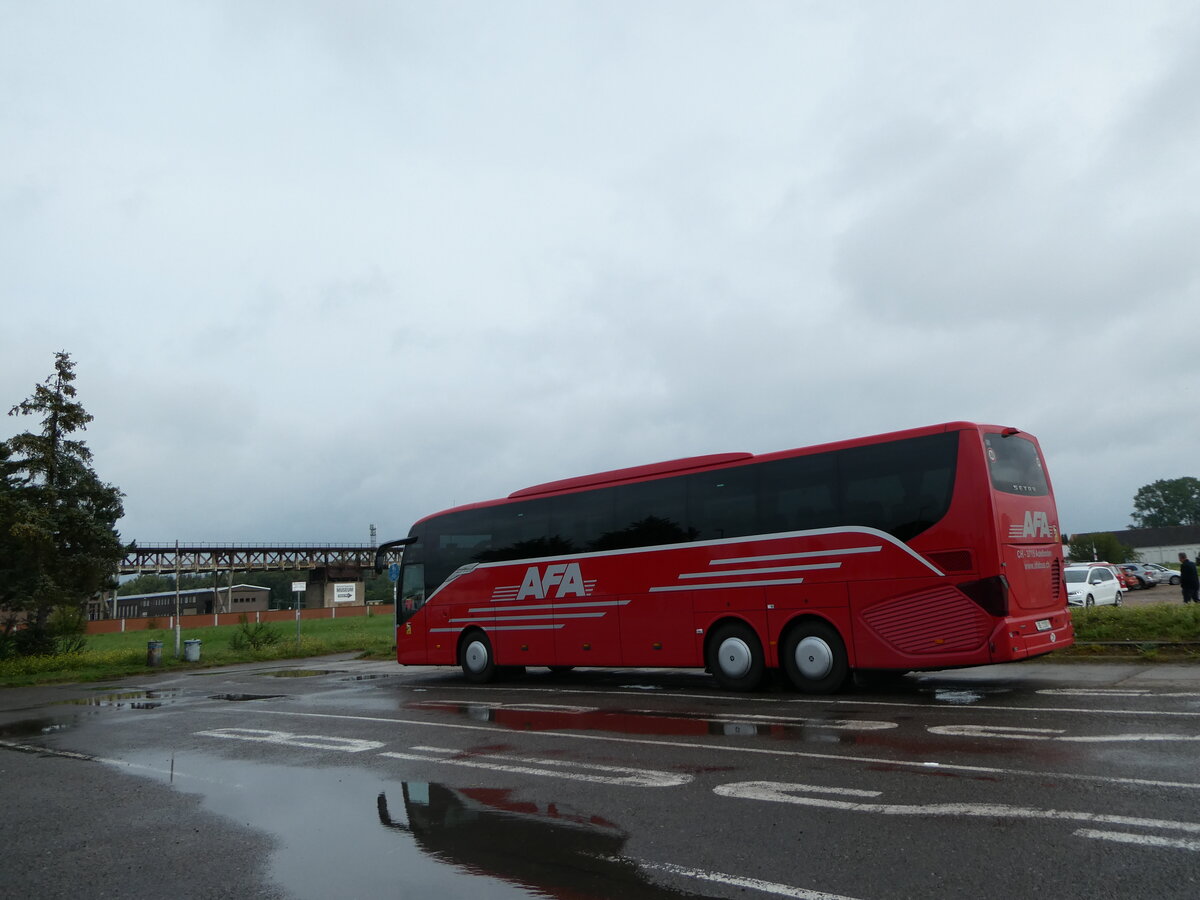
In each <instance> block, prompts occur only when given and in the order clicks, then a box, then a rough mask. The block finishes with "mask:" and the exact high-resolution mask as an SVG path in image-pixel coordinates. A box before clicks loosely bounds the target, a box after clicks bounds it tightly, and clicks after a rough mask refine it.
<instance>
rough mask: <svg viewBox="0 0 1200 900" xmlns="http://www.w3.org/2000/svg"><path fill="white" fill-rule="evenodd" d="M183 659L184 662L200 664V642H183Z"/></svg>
mask: <svg viewBox="0 0 1200 900" xmlns="http://www.w3.org/2000/svg"><path fill="white" fill-rule="evenodd" d="M183 658H184V661H185V662H200V641H199V640H194V639H193V640H190V641H184V642H183Z"/></svg>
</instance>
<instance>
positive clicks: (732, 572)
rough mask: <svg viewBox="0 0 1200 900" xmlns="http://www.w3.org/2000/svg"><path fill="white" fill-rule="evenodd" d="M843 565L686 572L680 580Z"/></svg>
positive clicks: (830, 564) (820, 564)
mask: <svg viewBox="0 0 1200 900" xmlns="http://www.w3.org/2000/svg"><path fill="white" fill-rule="evenodd" d="M841 567H842V564H841V563H840V562H835V563H817V564H815V565H811V566H764V567H762V568H759V569H733V570H729V569H722V570H721V571H720V572H684V573H682V574H681V575H680V576H679V577H680V578H725V577H727V576H729V575H762V574H764V573H768V572H808V571H810V570H812V569H840V568H841Z"/></svg>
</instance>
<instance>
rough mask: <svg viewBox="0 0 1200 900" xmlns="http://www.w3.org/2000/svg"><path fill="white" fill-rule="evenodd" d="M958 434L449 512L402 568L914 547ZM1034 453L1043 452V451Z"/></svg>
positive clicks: (939, 495) (944, 495) (950, 482)
mask: <svg viewBox="0 0 1200 900" xmlns="http://www.w3.org/2000/svg"><path fill="white" fill-rule="evenodd" d="M958 440H959V434H958V432H951V433H948V434H935V435H930V436H928V437H923V438H914V439H910V440H906V441H893V442H890V443H887V444H874V445H871V446H867V447H856V448H852V449H848V450H839V451H835V452H831V453H821V454H815V455H811V456H799V457H793V458H791V459H779V460H773V461H770V462H764V463H753V464H749V465H742V466H735V467H731V468H728V469H721V470H716V471H711V472H698V473H694V474H690V475H684V476H680V477H674V478H670V477H668V478H660V479H658V480H655V481H645V482H640V483H637V484H629V485H618V486H615V487H606V488H600V489H598V490H594V491H584V492H580V493H575V494H566V495H564V496H561V497H539V498H531V499H529V500H524V501H521V502H517V503H508V504H502V505H499V506H494V507H486V508H483V509H476V510H466V511H463V512H458V513H450V514H447V515H445V516H441V517H439V518H436V519H433V520H431V521H429V522H428V523H426V525H424V526H422V528H423V529H424V530H423V532H422V534H421V538H420V540H419V541H418V542H417V543H416V544H413V545H410V546H409V547H408V548H406V549H405V561H406V562H408V561H412V562H423V563H424V564H425V573H426V583H427V585H429V588H430V590H431V591H432V589H433V588H434V587H436V586H437V585H439V584H441V583H442V581H444V580H445V579H446V578H447V577H448V576H449V575H450V574H451V573H452V572H454V570H455V569H457V568H459V566H462V565H464V564H467V563H472V562H475V563H485V562H501V561H505V560H512V559H529V558H539V557H546V556H565V555H569V554H573V553H583V552H588V551H602V550H620V549H629V548H634V547H648V546H658V545H668V544H678V543H683V542H687V541H696V540H719V539H722V538H732V537H741V536H744V535H751V534H772V533H778V532H785V531H803V530H808V529H816V528H832V527H836V526H839V525H859V526H868V527H871V528H877V529H879V530H881V531H885V532H887V533H889V534H891V535H894V536H895V537H896V538H898V539H900V540H909V539H911V538H912V537H914V536H915V535H917V534H920V533H921V532H922V531H924V530H925V529H927V528H929V527H930V526H932V525H933V524H934V523H936V522H937V521H938V520H939V519H940V518H941V517H942V516H944V515H945V513H946V510H947V509H948V508H949V506H950V500H951V498H952V496H953V492H954V472H955V467H956V465H957V458H958ZM1035 455H1036V454H1035Z"/></svg>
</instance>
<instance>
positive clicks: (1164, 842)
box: [1074, 828, 1200, 852]
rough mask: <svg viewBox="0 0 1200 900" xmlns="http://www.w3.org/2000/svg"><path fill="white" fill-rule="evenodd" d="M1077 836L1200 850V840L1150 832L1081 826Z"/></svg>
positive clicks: (1149, 845) (1146, 845) (1175, 848)
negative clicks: (1167, 836)
mask: <svg viewBox="0 0 1200 900" xmlns="http://www.w3.org/2000/svg"><path fill="white" fill-rule="evenodd" d="M1074 834H1075V836H1076V837H1085V838H1093V839H1095V840H1100V841H1115V842H1117V843H1118V844H1138V845H1140V846H1142V847H1167V848H1170V849H1172V850H1192V851H1194V852H1200V841H1188V840H1184V839H1183V838H1165V837H1155V836H1154V835H1149V834H1130V833H1129V832H1127V831H1098V830H1096V829H1095V828H1080V829H1078V830H1077V831H1075V832H1074Z"/></svg>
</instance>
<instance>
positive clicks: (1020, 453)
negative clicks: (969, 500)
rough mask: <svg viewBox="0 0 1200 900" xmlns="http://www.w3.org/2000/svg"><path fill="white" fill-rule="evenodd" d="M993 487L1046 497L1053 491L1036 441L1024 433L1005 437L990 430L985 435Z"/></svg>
mask: <svg viewBox="0 0 1200 900" xmlns="http://www.w3.org/2000/svg"><path fill="white" fill-rule="evenodd" d="M983 444H984V447H985V452H986V453H987V460H988V470H989V471H990V472H991V475H992V487H994V488H995V489H996V490H998V491H1003V492H1004V493H1006V494H1028V495H1030V496H1033V497H1044V496H1045V495H1046V494H1048V493H1050V486H1049V485H1048V484H1046V472H1045V470H1043V469H1042V458H1041V456H1039V455H1038V452H1037V447H1035V446H1034V444H1033V441H1030V440H1028V439H1026V438H1023V437H1021V436H1020V435H1016V434H1013V435H1009V436H1008V437H1004V436H1003V435H999V434H986V435H984V437H983Z"/></svg>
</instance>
